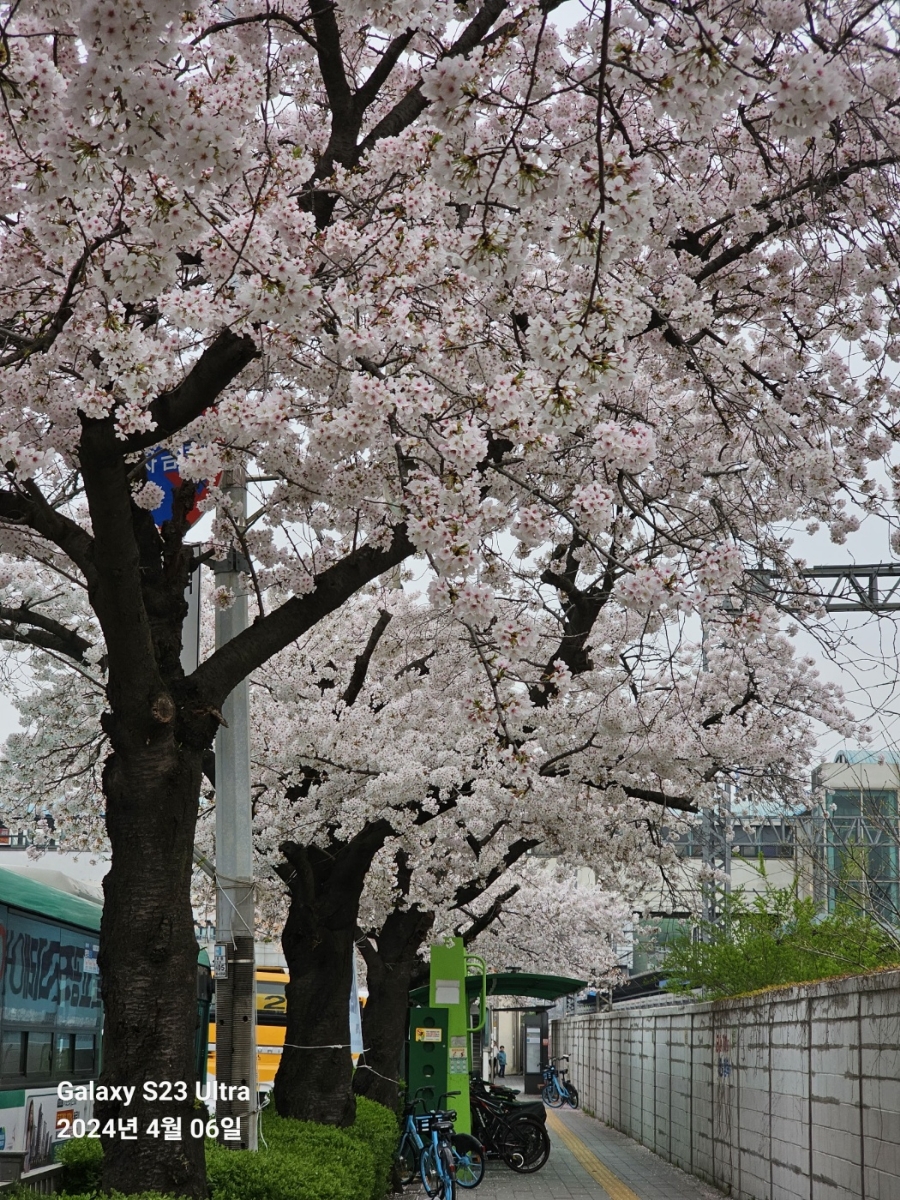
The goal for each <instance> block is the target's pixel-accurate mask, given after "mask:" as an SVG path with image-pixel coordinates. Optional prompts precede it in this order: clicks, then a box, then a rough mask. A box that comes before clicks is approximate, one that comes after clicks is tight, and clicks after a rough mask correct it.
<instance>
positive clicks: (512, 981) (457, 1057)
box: [406, 938, 586, 1133]
mask: <svg viewBox="0 0 900 1200" xmlns="http://www.w3.org/2000/svg"><path fill="white" fill-rule="evenodd" d="M585 986H586V983H585V982H584V981H583V980H580V979H567V978H563V977H561V976H558V975H532V974H526V973H525V972H518V971H517V972H508V973H506V972H504V973H503V974H496V975H489V974H488V973H487V966H486V964H485V961H484V959H483V958H480V957H479V956H478V955H477V954H468V953H467V952H466V949H465V947H464V946H463V943H462V938H454V939H453V941H452V942H450V943H448V944H444V945H433V946H432V947H431V972H430V978H429V983H428V986H427V988H426V987H421V988H416V989H415V990H414V991H412V992H410V996H409V1000H410V1005H411V1006H412V1007H411V1008H410V1012H409V1047H408V1048H409V1060H408V1066H407V1074H406V1078H407V1087H408V1095H409V1096H410V1098H411V1097H413V1096H414V1095H415V1094H416V1092H417V1091H418V1090H419V1088H431V1089H433V1090H432V1092H431V1093H430V1095H429V1096H428V1104H427V1107H432V1106H435V1107H436V1106H437V1105H438V1103H439V1101H440V1097H441V1096H442V1094H444V1093H445V1092H459V1095H458V1096H454V1097H453V1099H452V1100H448V1101H446V1102H445V1107H447V1108H453V1109H455V1110H456V1114H457V1117H456V1129H457V1130H458V1131H459V1132H461V1133H471V1131H472V1130H471V1117H470V1114H469V1072H470V1071H471V1070H472V1035H473V1034H477V1033H480V1032H481V1031H482V1030H483V1029H484V1026H485V1021H486V1019H487V998H488V996H489V995H491V996H531V997H537V998H540V999H543V1000H557V999H558V998H559V997H560V996H566V995H572V994H573V993H574V992H578V991H580V990H581V989H582V988H583V987H585ZM476 1001H477V1006H478V1007H477V1012H475V1013H474V1015H470V1013H471V1010H472V1009H473V1008H474V1007H475V1002H476ZM542 1015H543V1014H542ZM470 1022H472V1023H471V1024H470ZM541 1040H542V1041H543V1039H541ZM543 1049H544V1047H543V1046H542V1047H541V1050H542V1051H543ZM546 1059H547V1055H546V1054H545V1053H543V1052H542V1053H541V1054H540V1062H539V1063H538V1062H535V1064H534V1066H535V1068H536V1070H535V1074H536V1075H537V1076H538V1078H539V1071H540V1069H541V1068H542V1067H543V1066H544V1065H545V1063H546ZM479 1067H480V1063H479ZM527 1084H528V1077H527V1075H526V1091H527V1090H529V1089H528V1087H527Z"/></svg>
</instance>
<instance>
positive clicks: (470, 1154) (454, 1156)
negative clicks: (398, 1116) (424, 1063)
mask: <svg viewBox="0 0 900 1200" xmlns="http://www.w3.org/2000/svg"><path fill="white" fill-rule="evenodd" d="M422 1093H424V1094H425V1095H434V1089H433V1088H429V1087H425V1088H419V1090H418V1091H417V1092H416V1094H415V1096H414V1097H413V1100H412V1103H411V1104H408V1105H407V1106H406V1108H405V1110H404V1115H403V1133H402V1135H401V1138H400V1145H399V1146H398V1148H397V1154H396V1156H395V1161H396V1163H397V1175H398V1178H399V1181H400V1183H402V1184H407V1183H410V1182H412V1180H413V1179H414V1178H415V1176H416V1175H417V1174H418V1175H421V1177H422V1184H423V1186H424V1189H425V1192H426V1194H427V1195H428V1196H433V1197H437V1198H438V1200H456V1188H457V1185H458V1186H459V1187H464V1188H473V1187H478V1185H479V1183H481V1181H482V1179H483V1178H484V1167H485V1153H484V1147H483V1146H482V1145H481V1143H480V1142H479V1141H478V1140H477V1139H476V1138H473V1137H470V1136H469V1134H466V1133H456V1132H454V1129H453V1122H454V1121H455V1120H456V1113H455V1112H453V1111H452V1110H444V1111H440V1110H434V1111H431V1112H422V1113H421V1114H420V1113H417V1112H416V1109H417V1108H418V1107H419V1105H421V1106H422V1108H423V1109H424V1108H425V1100H424V1098H423V1095H422ZM458 1095H459V1092H445V1093H444V1095H442V1096H441V1098H440V1099H441V1100H442V1101H443V1100H445V1099H449V1098H450V1097H451V1096H458ZM426 1139H429V1140H426Z"/></svg>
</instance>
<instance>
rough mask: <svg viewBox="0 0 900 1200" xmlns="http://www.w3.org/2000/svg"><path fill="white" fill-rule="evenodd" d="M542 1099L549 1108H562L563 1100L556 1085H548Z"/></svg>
mask: <svg viewBox="0 0 900 1200" xmlns="http://www.w3.org/2000/svg"><path fill="white" fill-rule="evenodd" d="M541 1099H542V1100H543V1102H544V1103H545V1104H546V1105H547V1107H548V1108H562V1106H563V1098H562V1096H561V1095H560V1091H559V1088H558V1087H557V1086H556V1084H555V1083H548V1084H547V1086H546V1087H545V1088H544V1090H543V1091H542V1092H541Z"/></svg>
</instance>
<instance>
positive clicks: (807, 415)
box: [0, 0, 900, 1196]
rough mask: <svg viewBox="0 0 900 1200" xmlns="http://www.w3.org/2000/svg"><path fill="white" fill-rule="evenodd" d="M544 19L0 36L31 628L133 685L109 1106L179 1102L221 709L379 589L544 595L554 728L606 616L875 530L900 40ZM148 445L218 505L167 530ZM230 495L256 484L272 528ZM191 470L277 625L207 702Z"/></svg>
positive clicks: (108, 1164) (845, 33)
mask: <svg viewBox="0 0 900 1200" xmlns="http://www.w3.org/2000/svg"><path fill="white" fill-rule="evenodd" d="M556 8H557V4H556V2H555V0H542V2H540V3H538V4H535V5H520V4H514V3H510V2H509V0H484V3H483V4H482V5H481V6H480V7H477V6H472V7H471V9H470V8H467V7H466V6H459V7H455V6H453V5H449V4H439V5H433V4H429V5H424V4H417V3H412V2H411V0H409V2H407V3H402V4H397V5H393V6H389V7H382V8H377V9H375V8H372V7H370V6H369V7H367V6H360V5H356V4H353V3H349V2H348V3H341V4H337V5H334V6H330V7H324V8H315V7H313V8H310V9H307V8H306V6H305V5H304V4H302V3H295V2H294V0H286V2H285V3H284V4H283V5H280V6H278V7H274V6H271V5H265V6H259V5H257V4H255V3H253V2H252V0H237V2H236V3H233V4H230V5H229V6H228V8H227V10H225V9H223V8H221V7H220V6H218V5H216V4H213V3H202V4H200V5H198V6H195V7H193V8H191V9H190V10H188V9H184V8H182V7H181V6H179V5H178V4H176V3H174V2H173V0H165V2H164V3H160V4H154V5H148V4H146V3H145V2H144V0H126V2H125V3H123V4H117V5H112V4H108V3H106V4H104V3H100V2H98V0H83V2H80V0H71V2H69V0H53V2H52V3H51V2H50V0H30V2H28V3H15V4H9V3H8V4H6V5H5V6H3V8H2V10H0V27H2V45H3V54H2V59H0V93H2V99H3V104H2V108H0V122H2V140H0V155H2V162H3V172H2V184H0V188H2V195H3V201H4V202H3V206H2V213H3V220H2V223H0V238H2V249H3V257H2V263H3V266H2V270H0V369H2V371H3V382H4V388H3V399H2V405H3V410H2V421H0V448H2V451H3V453H2V458H0V461H2V463H3V485H2V488H0V526H2V551H3V554H4V557H5V559H6V561H7V562H8V563H10V564H14V565H15V566H17V567H18V566H23V565H24V566H26V567H39V568H40V571H39V572H37V573H38V574H40V575H41V576H42V577H45V578H47V579H49V581H50V582H49V585H48V587H47V588H46V589H43V590H40V591H39V592H35V591H33V590H31V591H29V590H27V589H26V591H25V592H23V591H22V590H21V588H20V585H19V580H18V579H12V580H11V581H10V586H9V588H8V589H4V597H3V603H2V606H0V623H2V625H0V633H2V636H3V637H5V638H7V639H9V640H11V641H12V642H13V643H14V644H16V645H19V646H22V645H24V646H32V647H37V648H40V649H41V650H42V651H44V652H47V653H52V654H56V655H61V656H64V657H67V658H69V659H70V660H71V661H72V662H73V663H75V664H77V665H78V666H79V668H81V669H89V668H91V667H92V666H93V667H96V670H97V677H98V678H102V681H103V688H104V692H105V704H106V708H105V712H104V716H103V729H104V732H105V736H106V738H107V739H108V747H109V749H108V753H107V756H106V758H105V760H104V763H103V767H102V786H103V790H104V812H105V821H106V827H107V833H108V836H109V840H110V844H111V849H112V867H111V870H110V873H109V875H108V877H107V880H106V883H105V888H106V897H107V903H106V905H105V909H104V917H103V930H102V934H101V969H102V980H103V983H102V987H103V995H104V1002H105V1005H106V1014H107V1025H106V1054H105V1064H104V1079H105V1080H106V1081H107V1082H109V1083H112V1084H116V1083H125V1082H128V1083H132V1084H134V1083H138V1084H139V1083H140V1082H141V1080H143V1079H145V1078H176V1079H177V1078H188V1077H189V1074H190V1062H191V1054H192V1025H191V1023H190V1022H189V1021H188V1020H186V1019H185V1018H186V1014H187V1013H188V1012H189V1011H190V1007H191V1004H192V1002H193V996H192V990H193V970H194V941H193V930H192V923H191V912H190V903H189V892H190V874H191V852H192V845H193V839H194V826H195V821H196V815H197V809H198V796H199V793H200V788H201V776H202V771H203V761H204V756H205V755H206V754H208V751H209V748H210V746H211V743H212V739H213V736H214V733H215V729H216V726H217V723H218V721H219V719H220V717H219V713H220V710H221V705H222V703H223V701H224V699H225V697H226V696H227V695H228V694H229V692H230V691H231V690H232V689H233V688H234V686H235V685H236V684H237V683H238V682H239V681H240V680H242V679H243V678H246V677H247V676H248V675H249V674H251V673H252V672H253V671H255V670H258V669H259V668H260V667H261V666H262V665H263V664H264V663H265V662H266V661H267V660H268V659H270V658H271V657H272V656H273V655H274V654H276V653H278V652H279V651H281V650H282V649H284V647H286V646H288V645H289V644H290V643H291V642H292V641H294V640H295V639H296V638H297V637H299V636H302V635H303V634H304V633H305V632H306V631H308V630H309V629H311V628H312V627H313V626H314V625H315V624H316V623H317V622H318V621H320V620H321V619H322V618H323V617H324V616H326V615H327V614H329V613H333V612H336V611H338V610H340V608H341V606H342V605H344V604H345V603H346V602H347V601H348V599H349V598H350V597H351V596H352V595H353V594H354V593H355V592H356V591H357V590H359V588H361V587H363V586H365V585H366V584H368V583H370V582H371V581H372V580H374V579H377V578H378V577H379V576H381V575H382V574H384V573H385V572H386V571H389V570H391V569H393V568H395V567H396V566H397V564H399V563H400V562H402V561H403V560H404V559H406V558H408V557H410V556H412V555H414V554H419V555H421V556H423V557H424V558H426V559H427V560H428V562H429V563H430V566H431V568H432V569H433V570H434V572H435V577H436V583H435V587H436V589H437V590H438V591H439V592H440V594H441V596H443V597H444V598H445V599H446V600H447V601H448V602H450V603H451V604H453V605H454V607H455V610H456V612H457V615H458V616H460V617H467V618H468V619H469V620H470V621H471V622H472V623H473V624H474V625H475V626H478V627H480V626H481V625H483V624H484V622H485V621H488V620H489V619H490V616H491V607H492V603H493V600H492V597H493V596H494V594H495V593H497V592H498V591H499V592H500V593H502V594H503V595H507V594H511V595H513V596H514V598H515V599H516V601H517V602H518V603H520V604H521V605H522V606H523V608H524V607H527V606H532V607H536V608H540V607H541V606H542V605H549V606H551V607H554V608H556V611H558V612H559V613H560V614H561V616H562V619H563V635H562V639H561V640H560V642H559V644H558V645H557V646H556V647H555V649H554V652H553V654H552V655H551V656H550V657H548V659H547V660H546V662H545V663H544V669H543V670H541V671H540V672H537V679H536V682H534V684H533V688H534V689H535V690H534V691H533V694H532V703H534V702H535V700H534V698H535V697H538V698H540V699H541V701H542V703H544V704H548V703H549V702H550V701H551V699H552V698H553V697H554V696H555V695H557V694H558V693H559V691H560V690H561V689H562V690H564V689H565V686H566V675H567V673H569V674H577V673H578V672H580V671H586V670H588V669H589V667H590V666H591V658H590V653H589V646H591V645H595V644H597V635H596V632H595V625H596V622H597V620H598V618H599V617H600V616H601V614H602V613H603V611H604V609H605V608H606V606H607V605H608V603H609V602H610V600H611V598H613V597H615V598H616V599H617V607H616V612H617V613H618V612H619V607H618V605H624V606H626V607H627V606H630V608H631V610H632V611H635V612H637V613H639V614H644V615H646V618H647V620H648V621H649V622H650V623H651V624H652V623H653V622H654V621H657V620H659V619H660V618H659V613H660V610H661V609H666V608H672V607H674V608H678V609H680V610H685V609H687V608H689V607H693V608H694V609H697V608H700V609H702V608H703V607H704V606H706V605H709V604H712V605H713V606H715V605H716V604H718V603H720V602H721V598H722V596H723V595H726V594H728V593H729V592H734V593H735V594H736V595H737V597H738V598H740V595H741V593H742V591H745V590H746V588H745V587H744V583H745V581H744V577H743V566H744V564H746V563H751V564H754V565H755V564H756V563H757V562H758V561H759V560H760V559H764V560H772V561H774V562H775V563H776V565H777V566H778V568H779V570H781V571H782V572H783V573H789V572H790V569H791V562H790V554H789V549H788V548H785V546H784V545H783V543H782V542H781V541H780V540H779V538H778V537H777V536H776V533H775V532H774V525H775V524H776V523H777V522H779V521H783V520H785V519H791V520H795V519H797V518H798V517H799V519H801V520H804V519H805V520H809V521H820V522H824V523H826V524H827V525H828V527H829V528H830V529H831V532H832V536H833V537H834V538H835V539H836V540H841V539H842V538H844V537H845V536H846V535H847V533H848V532H849V531H851V530H852V529H853V527H854V520H855V518H854V514H853V512H852V509H851V507H850V506H849V503H848V498H850V499H852V498H854V497H855V498H857V499H858V500H859V501H860V503H862V504H863V505H865V506H868V507H870V508H877V506H878V504H879V496H878V488H877V484H876V482H874V481H873V479H872V478H870V477H869V474H868V464H869V463H870V462H872V461H876V460H878V459H879V458H881V457H882V456H883V455H884V454H885V453H886V452H887V451H888V450H889V448H890V444H891V441H892V439H893V436H894V434H893V430H894V428H895V423H894V415H893V414H894V409H895V395H894V392H893V389H892V386H891V383H890V378H889V370H890V368H889V365H888V364H889V362H890V361H892V360H893V359H894V358H895V357H896V354H897V329H896V326H895V324H893V323H892V306H893V303H894V296H895V287H896V275H897V262H896V247H895V239H894V235H893V229H894V226H895V224H896V217H897V204H896V182H897V180H896V163H897V150H898V146H897V141H898V130H897V117H896V115H895V110H894V101H895V97H896V93H897V81H898V69H900V68H898V59H897V55H896V32H895V30H894V28H893V27H892V25H891V20H890V14H889V13H888V14H886V13H884V12H883V11H882V10H881V9H879V8H874V9H873V8H872V7H871V6H869V5H867V4H864V3H862V2H857V0H841V2H840V3H838V4H835V5H825V4H818V3H815V4H811V5H806V6H801V5H799V4H797V5H795V4H792V3H781V2H779V3H770V2H768V0H754V2H753V3H750V4H741V5H738V4H736V3H733V2H724V3H718V4H717V3H711V2H704V3H703V4H701V5H699V6H694V7H692V8H691V9H690V10H686V9H685V8H684V7H683V6H682V5H679V4H675V3H674V0H644V2H642V3H640V4H636V3H625V2H622V3H620V4H617V5H615V6H614V5H613V4H612V0H603V3H602V4H600V5H599V6H596V7H595V6H592V5H591V4H586V5H585V6H584V7H583V8H581V9H579V10H578V12H577V14H573V15H576V16H577V18H578V19H577V20H576V21H575V23H574V24H572V25H571V27H570V28H568V29H567V30H564V31H560V30H559V29H557V28H556V27H555V26H554V23H553V13H554V10H555V9H556ZM158 447H163V448H165V449H166V450H167V451H168V452H170V453H171V454H172V455H173V456H175V457H176V458H177V459H178V461H179V463H180V471H181V478H182V479H183V480H185V483H184V484H183V486H181V487H180V488H179V489H178V490H177V492H176V495H175V498H174V504H173V510H172V517H171V519H170V520H169V521H167V522H166V523H165V524H164V525H163V527H162V529H161V530H158V529H157V527H156V525H155V523H154V520H153V517H152V512H153V511H154V510H155V509H156V508H157V507H158V504H159V501H160V499H161V495H160V489H159V488H158V487H157V486H156V485H155V484H154V483H152V482H150V481H149V480H148V478H147V466H146V464H147V461H148V459H150V458H152V457H153V455H154V453H155V451H156V449H157V448H158ZM223 468H228V469H234V470H241V469H244V470H246V472H247V473H248V474H249V475H250V476H251V477H252V478H259V479H264V480H266V481H267V482H265V483H261V484H260V493H259V495H258V497H257V500H256V504H257V507H256V509H255V511H254V514H253V518H252V520H251V522H250V523H249V525H248V526H247V527H244V526H243V525H242V524H241V523H240V522H237V521H236V520H235V519H234V514H233V510H231V509H230V508H229V502H228V497H227V495H225V494H223V493H222V492H220V491H219V489H218V488H217V487H216V486H215V483H214V481H215V480H216V478H217V476H218V472H219V471H220V470H221V469H223ZM200 480H206V481H208V482H210V483H212V484H213V486H211V488H210V491H209V496H208V499H207V501H205V502H204V503H205V504H206V505H208V506H213V505H215V506H216V508H217V520H216V525H215V529H214V532H213V545H212V547H211V552H212V553H215V554H217V555H222V554H224V553H226V552H227V551H228V550H229V549H236V550H238V551H240V553H242V554H243V555H244V556H245V558H246V560H247V562H248V567H249V569H248V578H247V586H248V588H251V589H252V590H253V592H254V594H255V595H256V598H257V603H258V608H259V611H258V613H257V619H256V620H255V621H254V622H253V624H252V626H251V628H249V629H248V630H247V631H246V632H245V633H244V634H242V635H241V636H240V637H239V638H237V639H235V641H234V642H232V643H231V644H230V645H229V646H226V647H223V648H222V649H220V650H218V651H216V652H215V653H214V654H213V655H211V656H210V657H209V658H208V659H207V660H206V661H204V662H203V663H202V664H201V666H200V668H199V669H198V670H197V671H196V672H194V673H193V674H191V675H190V676H189V677H185V675H184V672H183V670H182V668H181V665H180V661H179V649H180V639H181V622H182V618H183V615H184V600H183V594H184V588H185V583H186V580H187V575H188V571H189V567H190V561H189V560H190V556H189V554H188V552H187V550H186V549H185V534H186V532H187V526H188V512H189V510H190V509H191V507H192V505H193V501H194V488H195V482H196V481H200ZM511 542H512V543H514V544H515V545H516V546H517V547H518V553H519V555H520V557H519V558H518V559H513V561H512V562H511V561H510V556H509V554H508V549H509V546H510V543H511ZM68 590H72V591H73V592H75V591H78V592H81V593H82V594H83V596H84V602H85V604H86V605H87V606H88V607H89V609H90V612H91V614H92V622H93V624H92V629H93V630H94V633H95V639H94V640H92V639H90V638H86V637H85V635H84V633H83V632H82V631H81V629H80V623H81V621H82V618H81V617H80V616H79V617H77V619H75V620H74V622H73V623H70V622H68V621H66V620H61V619H60V617H59V616H58V615H56V614H55V613H53V606H54V605H55V604H57V603H58V601H57V597H58V596H59V595H60V592H61V591H63V592H65V591H68ZM228 599H229V598H228V597H227V596H222V597H221V600H222V602H223V603H227V602H228ZM509 636H510V637H511V638H518V636H519V635H518V633H517V632H516V630H515V629H514V630H513V631H512V632H511V633H510V634H509ZM610 652H612V651H610ZM87 654H91V655H92V656H93V658H92V659H86V657H85V656H86V655H87ZM501 682H502V681H501ZM716 686H720V687H722V688H726V690H727V685H726V684H725V683H723V682H722V681H720V682H719V684H717V685H716ZM728 711H729V710H728V709H725V710H722V712H721V713H720V714H719V716H720V718H721V721H720V724H722V725H723V726H724V725H725V724H727V712H728ZM617 786H620V785H617ZM635 786H638V785H635ZM641 786H642V785H641ZM171 1111H172V1110H171V1109H169V1110H168V1112H171ZM98 1115H101V1116H103V1117H104V1119H106V1118H109V1117H115V1116H117V1115H118V1110H117V1109H116V1106H115V1103H112V1104H109V1105H106V1106H105V1107H101V1109H100V1110H98ZM130 1115H137V1116H138V1118H139V1123H140V1124H141V1125H142V1126H143V1125H144V1124H146V1119H149V1118H150V1117H152V1116H153V1115H162V1114H161V1113H160V1114H157V1113H156V1110H155V1109H153V1108H152V1106H148V1107H146V1108H145V1107H144V1105H143V1101H142V1102H141V1104H140V1105H139V1106H138V1108H137V1110H136V1111H135V1110H132V1112H131V1114H130ZM182 1115H183V1116H185V1117H187V1116H189V1113H188V1110H187V1109H185V1111H184V1113H183V1114H182ZM104 1152H105V1160H104V1161H105V1167H104V1182H105V1185H106V1186H109V1187H117V1188H119V1189H121V1190H124V1191H128V1190H130V1189H132V1188H133V1187H134V1186H136V1180H140V1185H141V1187H142V1188H146V1187H154V1188H157V1189H159V1190H161V1191H169V1192H175V1193H184V1194H189V1195H196V1196H200V1195H202V1194H203V1191H204V1184H203V1163H202V1145H201V1144H199V1143H197V1144H194V1143H185V1144H184V1145H181V1146H178V1145H175V1144H170V1143H165V1144H157V1143H155V1142H154V1143H152V1144H150V1143H149V1142H148V1141H145V1140H139V1141H138V1142H136V1143H129V1142H125V1143H121V1142H109V1143H108V1144H106V1145H105V1147H104Z"/></svg>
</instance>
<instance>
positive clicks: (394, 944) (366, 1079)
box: [353, 905, 434, 1110]
mask: <svg viewBox="0 0 900 1200" xmlns="http://www.w3.org/2000/svg"><path fill="white" fill-rule="evenodd" d="M433 924H434V913H430V912H423V911H422V910H421V909H419V908H418V907H416V906H415V905H413V907H412V908H409V909H403V910H397V911H396V912H392V913H391V914H390V916H389V917H388V918H387V920H386V921H385V923H384V925H382V927H381V930H380V932H379V934H378V937H377V939H374V940H373V941H369V940H365V941H362V942H360V950H361V952H362V955H363V958H364V959H365V960H366V967H367V968H368V986H369V999H368V1000H367V1001H366V1007H365V1011H364V1013H363V1045H364V1046H365V1048H366V1053H365V1062H364V1065H361V1066H360V1068H359V1070H357V1072H356V1074H355V1075H354V1077H353V1090H354V1091H355V1092H356V1094H357V1095H358V1096H367V1097H368V1098H369V1099H370V1100H377V1101H378V1103H379V1104H384V1105H386V1106H387V1107H388V1108H392V1109H395V1110H397V1109H399V1106H400V1099H401V1097H400V1088H399V1087H398V1083H397V1081H398V1078H399V1077H400V1075H401V1073H402V1072H401V1058H402V1054H403V1044H404V1042H405V1041H406V1033H407V1029H406V1026H407V1020H408V1013H409V991H410V987H411V985H412V981H413V978H414V977H415V976H416V975H418V974H419V973H420V972H421V969H422V967H423V963H422V960H421V959H420V958H419V950H420V948H421V946H422V944H423V943H424V941H425V939H426V938H427V937H428V934H429V933H430V932H431V927H432V925H433ZM426 975H427V972H426Z"/></svg>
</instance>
